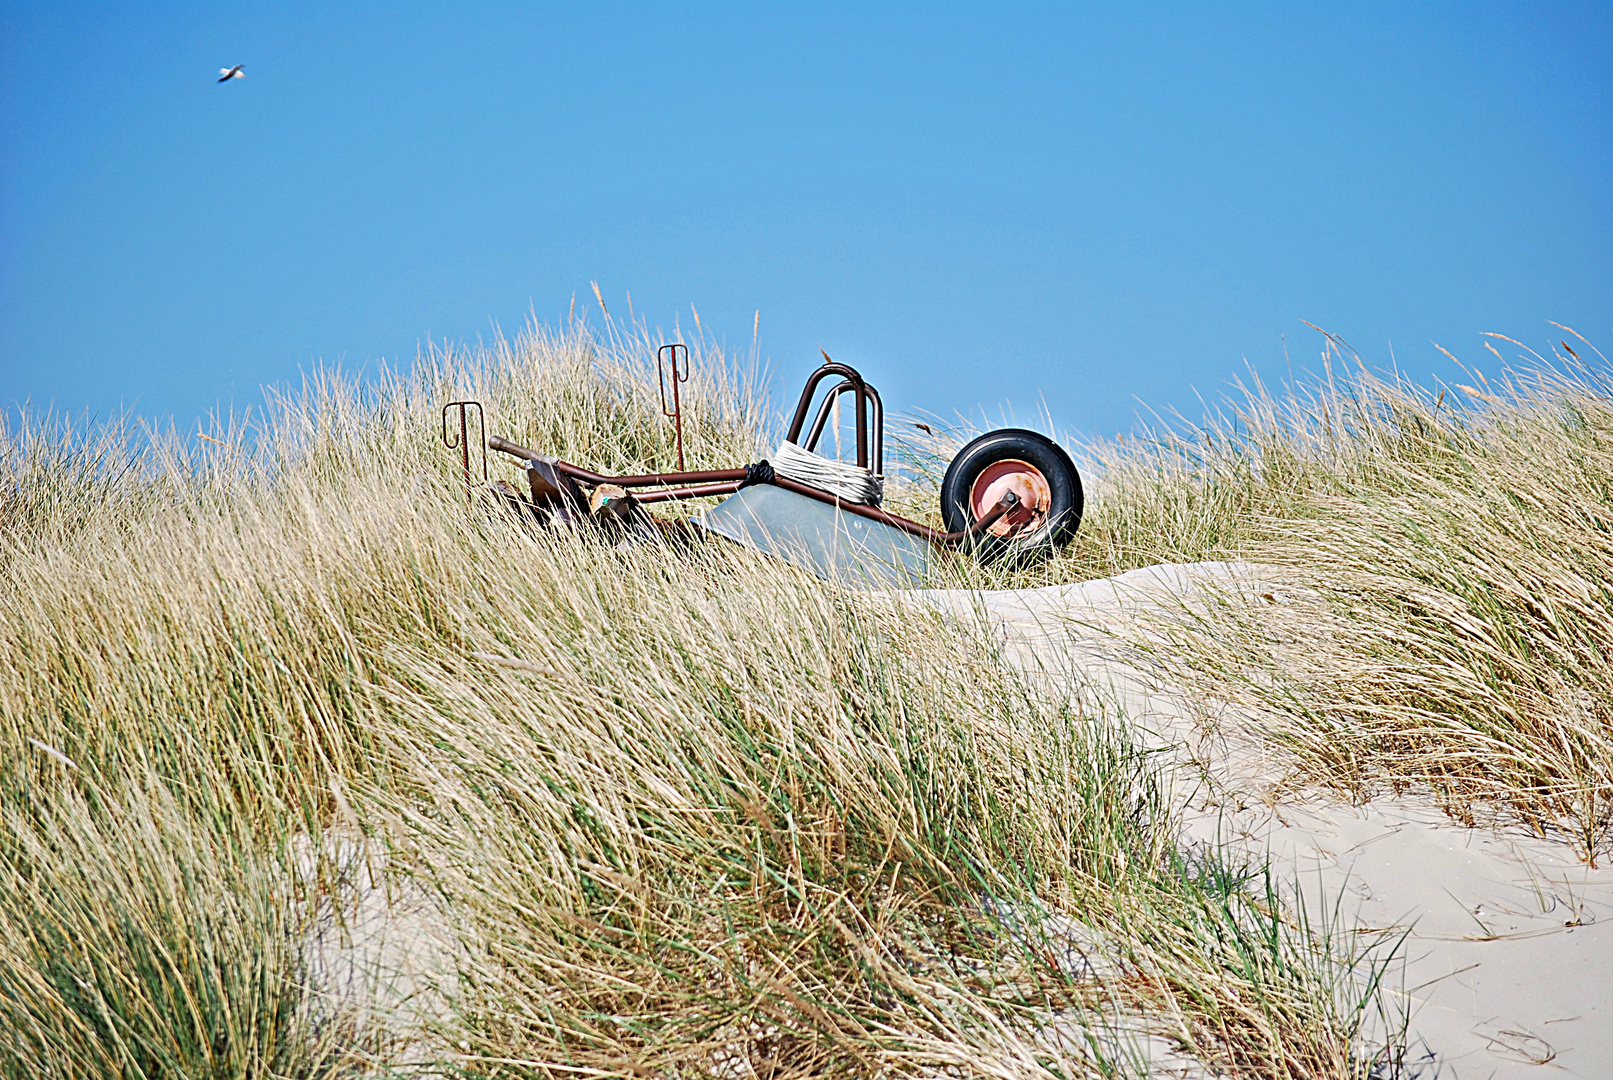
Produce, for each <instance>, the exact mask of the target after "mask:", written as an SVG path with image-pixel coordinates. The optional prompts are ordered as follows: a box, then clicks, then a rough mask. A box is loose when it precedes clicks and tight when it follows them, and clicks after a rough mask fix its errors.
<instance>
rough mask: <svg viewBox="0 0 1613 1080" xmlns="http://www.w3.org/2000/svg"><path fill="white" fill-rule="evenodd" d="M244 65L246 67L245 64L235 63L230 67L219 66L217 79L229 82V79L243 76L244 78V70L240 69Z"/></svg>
mask: <svg viewBox="0 0 1613 1080" xmlns="http://www.w3.org/2000/svg"><path fill="white" fill-rule="evenodd" d="M244 67H246V65H245V64H236V65H235V66H234V67H232V68H219V69H218V81H219V82H229V81H230V80H231V79H244V78H246V72H244V71H242V70H241V69H242V68H244Z"/></svg>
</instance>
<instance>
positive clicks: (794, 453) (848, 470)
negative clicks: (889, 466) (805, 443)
mask: <svg viewBox="0 0 1613 1080" xmlns="http://www.w3.org/2000/svg"><path fill="white" fill-rule="evenodd" d="M772 465H773V471H774V472H776V473H778V474H779V475H780V476H782V477H784V478H785V479H787V480H794V481H795V482H796V483H798V484H807V485H809V486H811V487H815V488H817V489H818V490H819V491H827V492H829V493H830V494H831V495H835V496H837V497H838V498H839V499H840V500H841V501H842V502H849V503H863V504H865V505H868V506H878V505H879V504H880V502H881V501H882V500H883V499H884V498H885V478H884V477H882V476H875V475H874V474H873V473H871V472H869V471H868V470H867V469H863V468H859V467H858V466H856V465H853V464H851V463H850V462H848V461H834V460H832V459H830V458H826V457H820V456H818V455H817V454H814V453H811V452H810V451H807V450H803V449H801V448H800V447H799V446H797V445H795V444H794V443H792V442H783V443H779V447H778V451H777V452H776V453H774V455H773V460H772Z"/></svg>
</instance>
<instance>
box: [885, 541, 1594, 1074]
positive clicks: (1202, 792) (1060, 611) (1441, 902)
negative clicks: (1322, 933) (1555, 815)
mask: <svg viewBox="0 0 1613 1080" xmlns="http://www.w3.org/2000/svg"><path fill="white" fill-rule="evenodd" d="M1206 590H1209V591H1211V592H1213V594H1214V595H1215V596H1216V597H1217V598H1219V599H1221V600H1226V599H1228V598H1231V599H1232V600H1233V601H1234V602H1236V601H1237V598H1239V597H1244V598H1247V599H1248V600H1249V602H1270V600H1264V601H1263V600H1262V599H1261V597H1262V594H1268V595H1269V590H1268V589H1267V588H1266V587H1265V586H1264V585H1263V584H1262V583H1261V581H1260V573H1259V569H1258V568H1257V567H1251V566H1247V565H1240V564H1228V563H1197V564H1191V565H1183V566H1156V567H1149V568H1147V569H1144V570H1136V571H1132V572H1130V573H1127V574H1122V575H1120V576H1118V577H1115V578H1109V579H1105V580H1102V581H1091V582H1085V583H1082V584H1079V585H1063V586H1055V587H1051V588H1045V589H1035V590H1025V591H1020V592H980V593H969V592H941V591H930V592H919V593H909V594H904V598H903V599H902V600H899V602H917V603H920V604H923V605H925V606H929V607H934V608H936V609H939V610H942V611H946V612H950V613H953V614H955V615H957V616H958V617H959V618H960V619H962V620H964V621H965V622H966V623H967V622H969V621H971V620H973V621H975V622H977V623H978V624H983V625H985V626H987V627H989V628H990V631H991V632H992V633H994V634H996V635H999V640H1000V641H1001V643H1002V645H1003V647H1004V656H1005V658H1006V659H1007V660H1008V661H1009V662H1010V663H1012V664H1014V665H1015V666H1016V667H1019V668H1021V669H1022V670H1025V671H1028V672H1031V673H1034V674H1036V675H1038V677H1045V678H1047V679H1049V680H1050V681H1052V682H1053V684H1054V685H1056V686H1058V687H1060V688H1062V689H1063V690H1064V691H1065V692H1069V693H1071V694H1074V695H1077V696H1079V697H1081V698H1082V699H1084V700H1085V701H1086V702H1087V704H1088V706H1089V707H1093V708H1098V709H1101V710H1104V711H1106V712H1108V713H1109V714H1110V715H1123V716H1124V717H1126V718H1127V719H1128V720H1129V721H1130V722H1131V723H1132V724H1133V726H1134V727H1136V728H1137V729H1138V730H1139V731H1140V733H1141V734H1142V737H1143V739H1144V741H1145V743H1147V744H1148V745H1150V746H1151V747H1157V748H1159V750H1160V751H1161V757H1162V758H1163V759H1165V760H1166V761H1167V762H1169V768H1170V773H1171V784H1172V789H1173V795H1174V798H1175V800H1176V805H1177V806H1178V807H1180V808H1181V809H1182V812H1183V822H1184V832H1185V836H1184V840H1185V841H1186V842H1187V843H1190V844H1191V843H1212V842H1220V843H1223V844H1226V845H1228V846H1229V847H1230V848H1231V850H1233V851H1235V852H1236V851H1240V850H1241V851H1243V852H1246V853H1248V854H1249V855H1251V856H1253V857H1257V858H1258V857H1262V856H1266V855H1269V857H1270V858H1271V860H1272V862H1273V864H1274V866H1276V867H1277V868H1278V869H1279V870H1286V871H1289V872H1291V876H1293V877H1295V878H1297V880H1298V881H1299V882H1300V883H1301V886H1302V888H1303V890H1304V892H1305V894H1306V903H1307V906H1308V907H1309V908H1310V910H1311V912H1312V920H1313V924H1317V923H1318V922H1319V921H1320V920H1321V919H1323V918H1324V917H1326V915H1327V913H1328V912H1330V911H1336V912H1337V914H1338V917H1339V921H1340V922H1341V923H1343V924H1344V926H1346V927H1349V928H1361V929H1389V928H1398V929H1399V930H1400V931H1403V932H1404V933H1405V934H1406V938H1405V942H1404V944H1403V945H1402V946H1401V950H1400V959H1399V960H1398V961H1397V963H1396V964H1395V965H1394V966H1393V967H1392V969H1391V971H1390V974H1389V977H1388V979H1387V983H1388V985H1389V986H1390V987H1391V989H1392V990H1393V991H1394V992H1393V993H1392V994H1391V995H1390V996H1389V998H1390V1003H1391V1005H1393V1006H1395V1007H1397V1008H1404V1009H1405V1010H1407V1011H1409V1013H1410V1039H1409V1042H1410V1044H1411V1046H1412V1048H1413V1053H1412V1055H1411V1057H1412V1058H1413V1059H1420V1067H1417V1068H1416V1069H1415V1071H1414V1075H1416V1076H1420V1077H1425V1078H1432V1077H1436V1076H1437V1077H1439V1078H1441V1080H1453V1078H1458V1080H1470V1078H1486V1077H1493V1078H1497V1080H1500V1078H1506V1077H1546V1076H1555V1077H1586V1078H1590V1077H1596V1078H1606V1077H1613V870H1609V869H1598V870H1592V869H1589V868H1588V867H1587V866H1586V865H1585V864H1584V863H1583V862H1581V861H1580V860H1579V859H1578V858H1576V856H1575V854H1574V852H1573V850H1572V848H1571V847H1570V846H1569V845H1568V844H1567V843H1565V842H1561V841H1557V840H1552V839H1542V838H1539V837H1536V836H1533V835H1531V834H1529V833H1528V832H1527V831H1525V830H1522V829H1515V828H1505V827H1497V828H1465V827H1463V826H1461V825H1458V824H1457V823H1455V822H1454V821H1452V820H1451V819H1449V818H1448V817H1446V816H1445V815H1444V814H1443V813H1441V812H1440V811H1439V810H1438V809H1437V808H1435V807H1433V806H1431V805H1429V804H1428V803H1427V801H1426V800H1422V799H1419V798H1417V797H1414V796H1404V797H1399V798H1393V799H1379V800H1377V801H1374V802H1372V803H1370V804H1368V805H1366V806H1364V807H1359V808H1355V807H1350V806H1347V805H1343V804H1340V803H1338V802H1337V801H1333V800H1330V799H1328V798H1326V797H1322V796H1319V795H1318V794H1316V793H1314V792H1302V791H1296V790H1295V788H1294V785H1293V784H1292V783H1291V782H1289V777H1288V776H1287V775H1286V771H1285V768H1284V763H1283V761H1282V759H1281V758H1280V757H1279V756H1276V755H1274V754H1271V753H1269V752H1267V751H1266V750H1264V749H1263V748H1262V747H1261V746H1260V745H1259V744H1258V742H1256V741H1255V740H1253V739H1251V738H1248V737H1245V736H1240V735H1239V734H1238V733H1237V732H1236V731H1231V730H1226V729H1225V728H1224V729H1223V730H1221V731H1217V732H1209V733H1206V732H1203V731H1201V730H1200V729H1199V725H1198V724H1197V723H1196V722H1195V720H1194V719H1193V716H1192V713H1191V710H1190V709H1189V708H1188V706H1187V705H1186V704H1185V702H1184V701H1183V700H1182V699H1181V698H1180V697H1179V696H1178V695H1175V694H1173V693H1172V692H1171V688H1170V687H1168V686H1167V687H1162V686H1158V685H1155V684H1154V683H1153V682H1152V681H1151V680H1150V678H1149V677H1148V676H1147V675H1146V674H1145V673H1144V670H1145V668H1146V667H1147V665H1146V664H1145V663H1143V662H1142V655H1141V654H1140V653H1139V652H1138V651H1137V648H1136V646H1135V644H1134V643H1135V642H1136V641H1137V640H1138V635H1139V628H1138V626H1137V624H1136V621H1135V620H1136V619H1137V617H1138V616H1139V615H1149V616H1151V617H1154V618H1157V617H1158V616H1159V615H1161V614H1165V615H1169V614H1170V613H1172V612H1177V611H1182V610H1184V609H1191V608H1192V607H1193V606H1194V605H1196V604H1198V603H1200V602H1203V600H1204V599H1205V595H1206ZM887 595H890V594H887ZM893 598H894V597H893ZM1277 599H1278V600H1279V601H1280V600H1281V597H1280V596H1278V597H1277ZM1375 1030H1376V1031H1381V1024H1380V1025H1379V1027H1378V1028H1377V1029H1375Z"/></svg>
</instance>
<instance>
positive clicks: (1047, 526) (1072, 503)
mask: <svg viewBox="0 0 1613 1080" xmlns="http://www.w3.org/2000/svg"><path fill="white" fill-rule="evenodd" d="M1010 491H1012V492H1013V493H1014V494H1015V495H1017V496H1019V506H1018V507H1016V508H1015V509H1014V510H1013V511H1012V512H1011V513H1009V514H1006V515H1004V516H1003V517H1002V518H1000V519H998V520H997V521H996V522H995V523H993V524H992V525H991V526H990V527H988V528H987V529H986V531H985V532H984V533H983V534H982V535H981V536H980V537H979V538H977V539H976V540H974V541H972V542H971V543H970V544H969V545H968V546H969V550H970V552H971V553H972V554H973V555H974V557H975V558H976V559H978V560H979V561H980V562H982V563H995V562H1002V563H1008V564H1010V565H1014V566H1024V565H1028V564H1030V563H1034V562H1039V561H1041V560H1044V559H1047V558H1049V557H1051V556H1052V555H1053V554H1054V553H1055V552H1057V551H1058V550H1059V549H1060V548H1062V547H1064V545H1066V544H1068V543H1069V542H1070V539H1071V537H1073V536H1075V531H1076V529H1078V528H1080V527H1081V510H1082V507H1083V504H1084V502H1085V499H1084V497H1083V495H1082V492H1081V474H1080V473H1078V472H1076V469H1075V463H1074V462H1073V461H1071V460H1070V455H1069V454H1067V453H1065V452H1064V449H1063V448H1062V447H1060V446H1059V445H1058V444H1057V443H1055V442H1054V441H1053V440H1052V439H1049V438H1048V437H1047V436H1045V435H1039V434H1037V433H1036V432H1034V431H1026V430H1024V429H1022V428H1003V429H1002V430H1001V431H991V432H987V433H986V434H984V435H982V436H980V437H979V438H978V439H976V440H974V441H973V442H971V443H970V444H969V445H968V446H965V447H964V448H963V449H962V450H960V451H959V452H958V456H957V457H955V458H953V459H952V464H951V465H949V466H947V474H946V478H945V479H944V480H942V481H941V518H942V520H943V521H945V522H946V527H947V530H948V531H949V532H963V531H964V530H965V529H968V528H969V527H970V526H972V525H973V524H974V523H975V522H976V521H979V520H980V519H981V518H983V517H985V515H986V514H987V513H988V512H990V510H991V509H992V507H994V506H996V505H997V503H998V501H999V500H1001V499H1002V497H1003V495H1004V494H1005V493H1007V492H1010Z"/></svg>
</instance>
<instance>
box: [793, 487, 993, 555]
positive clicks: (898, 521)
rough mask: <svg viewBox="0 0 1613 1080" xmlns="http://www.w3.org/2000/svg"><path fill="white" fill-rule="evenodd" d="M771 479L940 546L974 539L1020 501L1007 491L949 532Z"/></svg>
mask: <svg viewBox="0 0 1613 1080" xmlns="http://www.w3.org/2000/svg"><path fill="white" fill-rule="evenodd" d="M771 482H772V483H774V484H777V485H778V486H779V487H781V488H783V489H784V490H785V491H793V492H795V493H796V494H797V495H805V496H806V497H807V498H809V499H816V500H818V501H819V502H821V503H828V504H829V505H830V506H833V507H835V508H836V509H837V510H844V511H845V512H846V513H848V514H856V515H857V516H858V517H865V518H867V519H869V520H870V521H878V522H881V523H882V524H885V525H889V526H891V527H892V528H896V529H901V530H902V531H903V532H905V533H907V534H908V535H910V536H917V537H920V538H921V539H924V540H928V541H929V542H930V543H932V544H938V545H940V546H941V547H955V546H956V545H958V544H960V543H962V542H963V541H965V540H971V539H973V538H974V537H976V536H979V535H980V534H981V533H983V532H985V531H986V530H987V529H989V528H991V527H992V526H993V525H995V524H997V520H998V519H999V518H1001V517H1002V516H1003V515H1004V514H1007V513H1011V512H1012V511H1013V509H1014V507H1016V506H1018V505H1019V496H1017V495H1015V494H1014V493H1013V492H1012V491H1010V492H1007V493H1006V494H1004V495H1003V497H1002V498H1001V499H1000V500H999V501H998V503H997V505H996V506H993V507H992V508H991V509H990V510H988V511H986V514H985V516H984V517H982V518H981V519H980V520H979V521H977V522H975V523H974V524H973V525H971V526H969V527H968V528H967V529H964V530H963V531H962V532H952V533H948V532H938V531H937V530H935V529H932V528H930V527H929V526H928V525H920V524H919V523H918V522H916V521H909V520H908V519H907V518H905V517H901V516H899V515H897V514H892V513H887V512H886V511H884V510H881V509H879V507H877V506H865V505H863V504H862V503H852V502H846V501H845V500H843V499H837V498H835V497H834V496H833V495H831V494H829V493H828V492H827V491H819V490H818V489H817V488H814V487H808V486H807V485H805V484H798V483H796V482H795V481H794V480H790V479H787V478H785V477H783V476H775V477H774V478H773V479H772V481H771Z"/></svg>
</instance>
